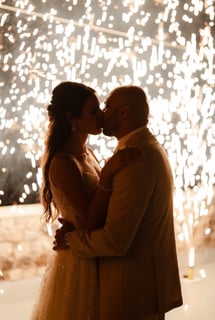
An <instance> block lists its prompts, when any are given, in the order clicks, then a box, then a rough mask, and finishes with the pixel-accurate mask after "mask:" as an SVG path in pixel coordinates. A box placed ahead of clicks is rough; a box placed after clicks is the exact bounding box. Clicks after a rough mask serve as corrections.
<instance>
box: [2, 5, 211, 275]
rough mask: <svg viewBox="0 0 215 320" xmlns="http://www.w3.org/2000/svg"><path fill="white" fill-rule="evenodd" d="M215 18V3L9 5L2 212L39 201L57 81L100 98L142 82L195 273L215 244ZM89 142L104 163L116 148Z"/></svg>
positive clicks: (180, 236) (5, 14) (102, 140)
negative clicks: (198, 254)
mask: <svg viewBox="0 0 215 320" xmlns="http://www.w3.org/2000/svg"><path fill="white" fill-rule="evenodd" d="M214 18H215V8H214V2H213V1H210V0H205V1H200V0H198V1H191V0H190V1H183V3H182V2H181V1H177V0H170V1H167V0H163V1H162V0H154V1H143V0H142V1H141V0H139V1H129V0H127V1H126V0H124V1H118V2H114V1H111V0H108V1H102V0H99V1H93V0H92V1H91V0H87V1H81V0H73V1H66V0H65V1H61V2H57V1H53V2H52V7H51V8H50V6H49V5H48V2H47V1H46V0H41V1H33V0H25V1H18V0H17V1H4V0H2V1H0V64H1V71H0V74H1V76H0V92H1V95H0V132H1V137H0V159H1V169H0V170H1V172H0V183H1V184H0V205H2V206H4V205H9V204H13V203H16V204H25V203H32V202H37V201H38V198H37V196H38V188H39V185H40V180H41V172H40V169H39V160H40V157H41V154H42V149H43V134H44V131H45V126H46V121H47V116H46V110H45V105H46V104H47V102H48V101H49V99H50V93H51V91H52V89H53V87H54V86H55V85H56V84H57V83H59V82H60V81H63V80H73V81H80V82H84V83H86V84H88V85H90V86H92V87H94V88H95V89H96V90H97V92H98V94H99V96H100V97H101V99H104V97H105V96H106V94H107V93H108V92H109V91H110V90H111V89H113V88H114V87H116V86H118V85H122V84H136V85H140V86H142V87H143V88H144V89H145V91H146V93H147V95H148V97H149V104H150V107H151V118H150V127H151V129H152V130H153V132H154V133H155V135H156V136H157V137H158V139H159V141H160V142H161V143H162V145H163V146H164V148H165V149H166V151H167V153H168V156H169V159H170V162H171V165H172V169H173V174H174V179H175V212H174V215H175V225H176V235H177V245H178V247H179V249H181V248H183V249H184V248H186V249H187V250H188V252H190V253H189V254H188V255H189V257H190V255H191V256H192V265H189V267H191V268H192V270H193V267H194V258H195V254H194V252H195V249H199V248H201V247H202V246H204V244H206V243H207V245H209V243H208V242H209V240H208V239H210V241H211V243H212V244H213V245H214V242H213V241H214V233H215V230H214V227H213V224H214V220H215V209H214V184H215V166H214V163H215V123H214V110H215V92H214V85H215V76H214V74H215V73H214V53H215V46H214V34H215V25H214ZM89 144H90V145H91V146H92V147H93V148H94V149H95V152H96V154H97V156H98V158H99V160H100V161H101V163H102V161H103V159H104V158H105V157H107V156H109V155H110V154H111V152H112V150H113V147H114V145H115V144H116V142H115V140H113V139H108V138H106V137H104V136H100V137H90V139H89ZM189 260H190V259H189ZM189 270H190V269H189ZM192 277H193V275H191V276H190V278H192Z"/></svg>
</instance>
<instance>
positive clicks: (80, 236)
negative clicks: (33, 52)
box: [56, 86, 182, 320]
mask: <svg viewBox="0 0 215 320" xmlns="http://www.w3.org/2000/svg"><path fill="white" fill-rule="evenodd" d="M158 107H159V106H158ZM148 115H149V106H148V103H147V98H146V95H145V93H144V91H143V90H142V89H141V88H139V87H136V86H122V87H119V88H117V89H115V90H113V91H112V92H111V93H110V94H109V96H108V98H107V99H106V108H105V110H104V117H103V131H104V134H105V135H107V136H115V137H116V138H117V139H118V147H117V148H118V149H120V148H123V147H125V146H131V147H137V148H139V149H141V150H144V158H143V159H142V160H141V161H138V162H134V163H131V164H129V165H128V166H127V167H125V168H123V169H122V170H121V171H120V172H118V173H117V174H116V176H115V177H114V180H113V186H112V194H111V197H110V201H109V207H108V213H107V219H106V223H105V225H104V226H103V227H102V228H100V229H97V230H93V231H72V232H69V233H67V235H66V238H67V243H68V244H69V246H70V245H71V247H70V250H72V251H73V252H74V253H75V254H76V255H78V256H79V257H82V258H90V257H100V260H99V261H100V263H99V277H100V280H99V283H100V319H101V320H131V319H135V320H163V319H164V318H165V313H166V312H168V311H169V310H171V309H173V308H175V307H178V306H180V305H182V296H181V287H180V279H179V271H178V264H177V256H176V246H175V233H174V226H173V180H172V174H171V169H170V165H169V162H168V159H167V156H166V154H165V152H164V150H163V149H162V147H161V146H160V144H159V143H158V141H157V140H156V138H155V137H154V136H153V135H152V133H151V132H150V131H149V129H148V128H147V123H148ZM56 240H57V241H58V239H57V238H56ZM59 241H60V240H59Z"/></svg>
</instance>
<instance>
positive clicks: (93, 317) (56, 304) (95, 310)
mask: <svg viewBox="0 0 215 320" xmlns="http://www.w3.org/2000/svg"><path fill="white" fill-rule="evenodd" d="M83 179H84V180H85V182H86V187H87V188H88V190H89V192H91V191H93V190H95V188H96V186H97V183H98V179H99V177H98V175H95V173H91V172H89V170H88V171H87V172H86V171H83ZM52 192H53V195H54V198H55V202H56V204H57V206H58V207H59V208H60V211H61V215H62V217H63V218H65V219H67V220H69V221H71V222H72V223H73V225H74V226H75V227H76V228H82V227H84V221H81V220H82V219H81V217H80V216H78V214H76V213H75V210H74V209H73V208H71V203H69V201H68V200H67V199H66V198H65V197H64V194H63V193H62V192H61V191H60V190H58V189H57V188H55V187H54V186H53V185H52ZM97 262H98V261H97V259H94V258H93V259H79V258H77V257H75V256H74V255H73V254H72V253H71V251H70V250H61V251H57V252H55V251H53V252H52V253H51V257H50V260H49V262H48V265H47V269H46V271H45V274H44V277H43V279H42V282H41V288H40V292H39V297H38V300H37V302H36V304H35V306H34V309H33V314H32V317H31V320H98V319H99V304H98V270H97V267H98V265H97Z"/></svg>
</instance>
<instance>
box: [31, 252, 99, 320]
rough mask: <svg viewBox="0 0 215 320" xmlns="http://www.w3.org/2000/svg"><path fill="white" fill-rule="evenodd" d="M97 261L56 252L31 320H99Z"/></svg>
mask: <svg viewBox="0 0 215 320" xmlns="http://www.w3.org/2000/svg"><path fill="white" fill-rule="evenodd" d="M97 267H98V266H97V260H96V259H94V258H93V259H78V258H77V257H74V255H73V254H72V253H71V252H70V251H69V250H65V251H58V252H53V254H52V255H51V257H50V260H49V262H48V265H47V269H46V271H45V274H44V276H43V278H42V281H41V287H40V292H39V296H38V299H37V301H36V304H35V306H34V308H33V313H32V317H31V320H98V319H99V303H98V268H97Z"/></svg>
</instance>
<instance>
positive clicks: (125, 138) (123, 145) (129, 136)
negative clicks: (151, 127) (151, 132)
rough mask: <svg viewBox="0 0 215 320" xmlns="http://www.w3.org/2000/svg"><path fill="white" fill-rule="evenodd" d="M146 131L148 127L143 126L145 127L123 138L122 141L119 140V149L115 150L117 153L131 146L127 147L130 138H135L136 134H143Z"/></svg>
mask: <svg viewBox="0 0 215 320" xmlns="http://www.w3.org/2000/svg"><path fill="white" fill-rule="evenodd" d="M145 129H146V126H143V127H140V128H138V129H135V130H133V131H131V132H129V133H128V134H126V135H125V136H124V137H122V138H121V139H119V141H118V144H117V147H116V149H115V152H116V151H118V150H120V149H123V148H125V147H127V146H129V145H127V142H128V141H129V140H130V138H131V137H132V136H134V135H135V134H136V133H139V132H142V131H144V130H145Z"/></svg>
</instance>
